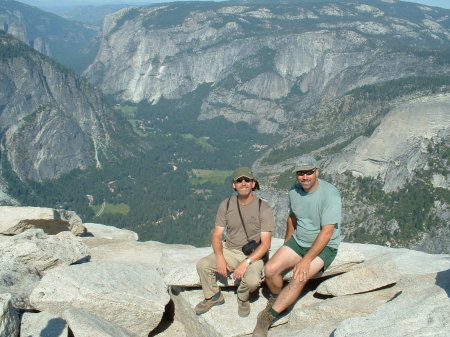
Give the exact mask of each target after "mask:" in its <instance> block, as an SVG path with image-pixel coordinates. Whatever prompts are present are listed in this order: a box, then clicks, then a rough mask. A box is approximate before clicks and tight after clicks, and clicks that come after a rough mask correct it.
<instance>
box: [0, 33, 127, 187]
mask: <svg viewBox="0 0 450 337" xmlns="http://www.w3.org/2000/svg"><path fill="white" fill-rule="evenodd" d="M0 88H2V89H1V90H0V134H1V142H2V153H1V156H2V162H3V163H4V164H5V163H7V164H6V166H5V165H3V168H5V167H6V168H8V167H9V169H10V170H12V172H14V174H15V175H17V176H18V177H19V179H21V180H27V179H28V180H35V181H41V180H44V179H53V178H55V177H58V176H60V175H62V174H64V173H67V172H69V171H71V170H73V169H86V168H87V167H101V166H102V162H104V161H105V160H107V159H109V160H112V159H114V158H116V157H121V156H126V155H129V154H130V152H129V150H127V149H126V147H124V145H123V143H120V142H119V141H118V140H119V139H120V138H121V137H126V135H127V134H128V135H130V136H131V132H130V131H129V130H130V129H129V128H127V124H124V123H121V122H120V118H119V117H118V116H116V115H115V114H114V112H113V110H112V109H110V108H108V106H107V105H106V104H105V103H104V101H103V97H102V95H101V93H100V92H99V91H97V90H95V89H94V88H93V87H92V86H91V85H90V84H89V83H87V82H86V81H85V80H84V79H82V78H80V77H78V76H77V75H76V74H74V73H73V72H71V71H69V70H67V69H66V68H64V67H62V66H61V65H59V64H57V63H55V62H54V61H52V60H50V59H49V58H47V57H45V56H43V55H42V54H40V53H38V52H36V51H34V50H33V49H31V48H30V47H28V46H26V45H25V44H23V43H22V42H20V41H19V40H17V39H15V38H13V37H12V36H11V35H8V34H5V33H3V32H0ZM119 134H120V137H118V136H117V135H119Z"/></svg>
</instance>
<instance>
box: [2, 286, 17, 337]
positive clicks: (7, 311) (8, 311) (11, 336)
mask: <svg viewBox="0 0 450 337" xmlns="http://www.w3.org/2000/svg"><path fill="white" fill-rule="evenodd" d="M19 324H20V320H19V315H18V314H17V312H16V310H15V309H14V308H13V306H12V303H11V295H10V294H8V293H4V294H0V336H2V337H3V336H5V337H17V336H19Z"/></svg>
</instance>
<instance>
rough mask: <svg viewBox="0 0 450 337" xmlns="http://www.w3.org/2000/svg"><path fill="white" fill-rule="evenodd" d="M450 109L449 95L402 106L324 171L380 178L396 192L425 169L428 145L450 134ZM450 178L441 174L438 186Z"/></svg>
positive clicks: (388, 187)
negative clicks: (416, 173) (416, 172)
mask: <svg viewBox="0 0 450 337" xmlns="http://www.w3.org/2000/svg"><path fill="white" fill-rule="evenodd" d="M449 111H450V95H448V94H447V95H435V96H429V97H426V98H421V99H416V100H413V101H410V102H408V103H406V104H403V105H400V106H398V107H396V108H395V109H393V110H391V111H390V112H389V113H388V114H387V115H386V116H385V117H384V118H383V120H382V121H381V123H380V125H379V126H378V127H377V129H376V130H375V131H374V132H373V134H372V135H371V136H370V137H360V138H358V139H356V140H355V141H354V142H353V143H352V144H350V145H349V146H348V147H346V148H345V149H344V150H343V151H341V152H340V153H339V154H336V155H333V156H331V157H330V158H329V159H328V160H327V163H326V164H325V167H324V170H325V171H326V172H328V173H331V174H334V173H343V172H345V171H349V172H352V174H353V175H355V176H360V177H373V178H377V179H380V180H381V181H382V182H384V185H383V189H384V190H385V191H386V192H392V191H396V190H398V189H399V188H401V187H403V186H404V185H405V184H406V183H407V182H408V181H409V180H410V179H411V177H412V176H413V174H414V171H416V170H419V169H424V168H426V166H427V165H428V160H427V159H428V157H429V155H428V151H427V147H428V146H429V144H430V143H432V142H439V141H441V140H445V139H446V138H448V136H449V135H450V114H449ZM386 140H389V142H386ZM436 179H438V178H437V177H436ZM448 179H449V177H445V176H441V177H440V181H441V183H440V184H439V185H440V186H444V188H447V189H448V183H447V180H448Z"/></svg>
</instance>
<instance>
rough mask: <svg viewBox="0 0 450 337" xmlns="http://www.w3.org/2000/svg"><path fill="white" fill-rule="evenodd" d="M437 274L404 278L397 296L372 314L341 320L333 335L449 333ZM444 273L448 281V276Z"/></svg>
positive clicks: (448, 312) (449, 308)
mask: <svg viewBox="0 0 450 337" xmlns="http://www.w3.org/2000/svg"><path fill="white" fill-rule="evenodd" d="M447 274H448V273H447ZM437 277H438V275H437V274H428V275H420V276H416V277H411V278H409V279H405V280H404V281H403V282H402V285H401V286H402V291H401V293H399V294H398V296H396V297H395V298H393V299H392V300H390V301H388V302H386V303H384V304H383V305H381V306H379V307H378V308H377V309H376V311H375V312H374V313H373V314H370V315H368V316H365V317H357V316H354V317H353V318H349V319H347V320H344V321H343V322H342V323H341V324H339V325H338V326H337V328H336V330H335V331H334V335H333V336H335V337H343V336H345V337H357V336H366V337H390V336H396V337H410V336H436V337H437V336H441V337H446V336H449V331H450V322H449V320H448V318H449V317H450V300H449V296H448V293H447V292H446V290H445V289H443V288H442V287H440V286H438V285H436V279H437ZM446 277H447V284H449V283H450V277H449V275H447V276H446Z"/></svg>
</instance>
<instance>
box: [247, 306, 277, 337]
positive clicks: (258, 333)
mask: <svg viewBox="0 0 450 337" xmlns="http://www.w3.org/2000/svg"><path fill="white" fill-rule="evenodd" d="M274 319H275V316H273V315H272V314H270V313H269V312H268V311H267V310H266V309H264V310H263V311H261V312H260V313H259V314H258V317H257V319H256V326H255V330H253V335H252V337H267V333H268V332H269V327H270V325H271V324H272V322H273V320H274Z"/></svg>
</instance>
